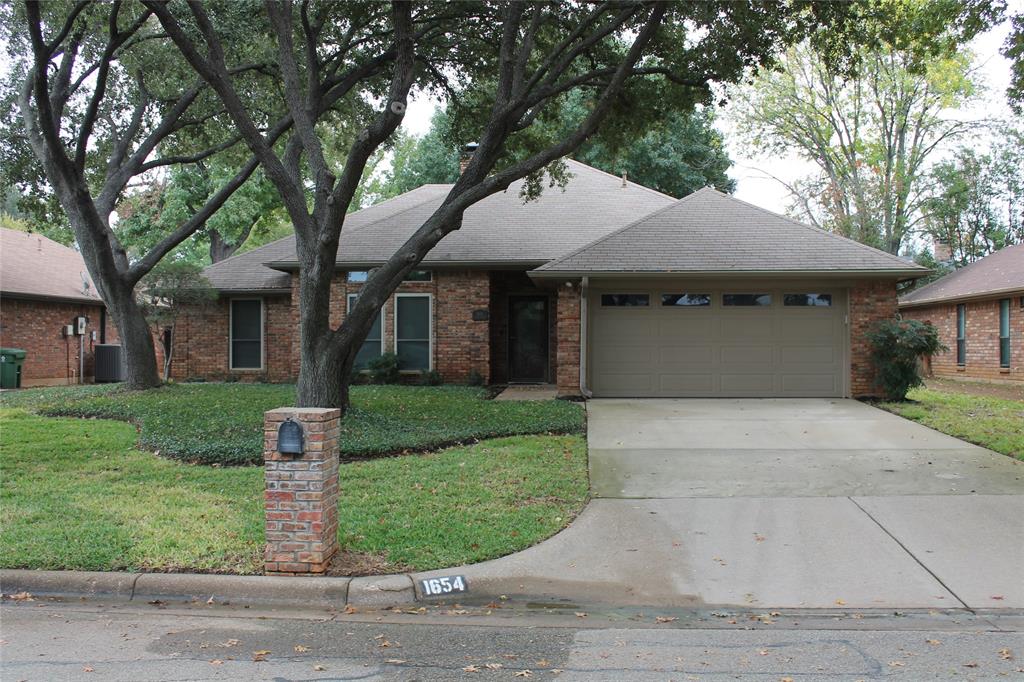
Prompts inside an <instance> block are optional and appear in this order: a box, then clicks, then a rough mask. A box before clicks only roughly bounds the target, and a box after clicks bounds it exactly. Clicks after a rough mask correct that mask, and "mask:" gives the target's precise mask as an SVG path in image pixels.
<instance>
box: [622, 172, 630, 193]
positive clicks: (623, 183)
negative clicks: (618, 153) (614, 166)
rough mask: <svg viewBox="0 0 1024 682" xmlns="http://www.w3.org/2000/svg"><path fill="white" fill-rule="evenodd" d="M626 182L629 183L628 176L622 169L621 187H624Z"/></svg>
mask: <svg viewBox="0 0 1024 682" xmlns="http://www.w3.org/2000/svg"><path fill="white" fill-rule="evenodd" d="M628 184H629V177H628V176H627V174H626V171H622V189H626V185H628Z"/></svg>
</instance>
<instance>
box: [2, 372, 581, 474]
mask: <svg viewBox="0 0 1024 682" xmlns="http://www.w3.org/2000/svg"><path fill="white" fill-rule="evenodd" d="M485 398H486V392H485V391H484V389H481V388H469V387H465V386H436V387H435V386H355V387H353V388H352V406H351V409H350V410H349V412H348V414H346V416H345V419H344V421H343V423H342V434H341V455H342V457H352V458H358V457H371V456H374V455H386V454H396V453H401V452H405V451H425V450H431V449H437V448H438V447H442V446H447V445H453V444H457V443H467V442H471V441H474V440H480V439H485V438H494V437H499V436H514V435H525V434H540V433H580V432H582V430H583V409H582V408H581V407H580V406H579V405H577V404H575V403H570V402H566V401H560V400H550V401H523V402H514V401H507V402H506V401H501V402H496V401H493V400H486V399H485ZM293 404H295V387H294V386H292V385H286V384H238V383H235V384H172V385H168V386H164V387H163V388H159V389H154V390H151V391H141V392H128V391H122V390H119V389H116V388H112V387H110V386H103V385H100V386H79V387H59V388H43V389H30V390H24V391H18V392H16V393H4V394H2V396H0V406H2V407H23V408H25V409H28V410H31V411H35V412H38V413H40V414H44V415H48V416H73V417H98V418H105V419H119V420H124V421H130V422H132V423H134V424H137V425H138V427H139V443H140V444H141V445H142V447H144V448H146V449H149V450H153V451H155V452H158V453H160V454H161V455H164V456H167V457H172V458H175V459H181V460H184V461H187V462H198V463H204V464H232V465H233V464H256V463H261V462H262V461H263V452H262V451H263V413H264V412H265V411H266V410H270V409H273V408H275V407H282V406H286V405H293Z"/></svg>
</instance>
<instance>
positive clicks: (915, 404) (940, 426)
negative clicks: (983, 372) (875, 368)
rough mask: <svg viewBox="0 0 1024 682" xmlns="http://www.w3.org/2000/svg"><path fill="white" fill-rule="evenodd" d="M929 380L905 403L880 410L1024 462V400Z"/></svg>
mask: <svg viewBox="0 0 1024 682" xmlns="http://www.w3.org/2000/svg"><path fill="white" fill-rule="evenodd" d="M948 383H951V382H939V381H930V382H929V386H927V387H923V388H915V389H914V390H912V391H911V392H910V393H909V395H908V396H907V397H908V398H909V401H908V402H902V403H881V404H880V405H879V407H881V408H883V409H886V410H889V411H890V412H894V413H895V414H898V415H900V416H901V417H906V418H907V419H913V420H914V421H916V422H920V423H922V424H924V425H925V426H928V427H930V428H933V429H935V430H936V431H941V432H943V433H947V434H949V435H951V436H956V437H957V438H961V439H963V440H966V441H968V442H971V443H974V444H976V445H980V446H982V447H985V448H988V449H990V450H994V451H996V452H1001V453H1003V454H1004V455H1010V456H1011V457H1016V458H1018V459H1024V400H1012V399H1009V398H1003V397H996V396H993V395H985V393H986V392H987V391H986V387H985V386H981V387H979V388H978V389H977V390H975V391H972V390H971V384H960V383H959V382H958V383H957V385H954V386H947V385H946V384H948Z"/></svg>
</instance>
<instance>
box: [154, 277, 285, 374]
mask: <svg viewBox="0 0 1024 682" xmlns="http://www.w3.org/2000/svg"><path fill="white" fill-rule="evenodd" d="M238 298H257V297H255V296H239V297H238ZM262 298H263V315H264V319H263V368H262V369H258V370H252V369H244V370H232V369H230V368H229V366H228V364H229V357H230V356H229V348H228V347H229V343H230V342H229V329H228V327H229V324H230V319H231V317H230V315H231V312H230V300H231V299H229V298H221V299H218V300H217V301H216V302H215V303H212V304H210V305H208V306H203V307H201V308H196V309H193V310H192V311H190V312H189V313H188V314H186V315H182V316H181V317H180V318H179V319H178V322H177V327H176V338H175V339H174V356H173V359H172V364H171V376H172V377H173V378H175V379H177V380H195V379H202V380H206V381H223V380H225V379H228V378H231V379H238V380H240V381H290V380H291V379H292V377H293V375H292V371H291V365H292V335H293V333H297V332H294V330H293V326H292V311H291V305H290V301H289V297H288V296H285V295H273V296H264V297H262Z"/></svg>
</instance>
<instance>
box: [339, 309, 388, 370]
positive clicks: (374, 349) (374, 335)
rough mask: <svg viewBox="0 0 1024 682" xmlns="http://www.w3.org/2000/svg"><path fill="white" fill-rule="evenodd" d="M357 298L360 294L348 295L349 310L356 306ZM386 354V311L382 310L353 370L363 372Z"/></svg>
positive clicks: (357, 356) (364, 342) (357, 357)
mask: <svg viewBox="0 0 1024 682" xmlns="http://www.w3.org/2000/svg"><path fill="white" fill-rule="evenodd" d="M356 298H358V294H349V295H348V299H347V300H348V307H347V310H352V306H354V305H355V304H356ZM383 353H384V309H383V308H381V309H380V313H379V314H378V315H377V319H376V320H375V321H374V323H373V326H372V327H370V333H369V334H367V335H366V340H365V341H363V345H362V346H360V348H359V352H358V353H356V361H355V365H354V366H353V369H355V370H357V371H358V370H361V369H366V368H367V367H368V366H369V364H370V361H371V360H373V359H374V358H379V357H380V356H381V355H383Z"/></svg>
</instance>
